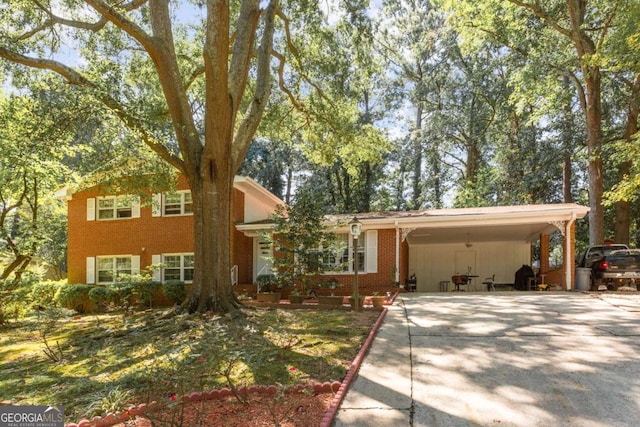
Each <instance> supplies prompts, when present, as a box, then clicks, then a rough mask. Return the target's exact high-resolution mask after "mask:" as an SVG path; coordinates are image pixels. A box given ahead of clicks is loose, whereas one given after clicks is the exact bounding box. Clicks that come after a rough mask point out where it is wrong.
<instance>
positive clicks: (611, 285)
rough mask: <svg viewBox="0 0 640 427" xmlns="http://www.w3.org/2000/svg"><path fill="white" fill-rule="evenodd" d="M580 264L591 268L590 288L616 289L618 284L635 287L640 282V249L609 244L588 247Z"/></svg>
mask: <svg viewBox="0 0 640 427" xmlns="http://www.w3.org/2000/svg"><path fill="white" fill-rule="evenodd" d="M581 264H582V266H583V267H585V268H590V269H591V289H592V290H607V289H608V290H617V289H618V287H620V286H631V287H633V288H635V289H637V285H638V284H640V250H638V249H628V248H627V247H626V245H619V244H611V245H605V246H592V247H590V248H589V249H588V250H587V252H586V253H585V255H584V256H583V258H582V261H581Z"/></svg>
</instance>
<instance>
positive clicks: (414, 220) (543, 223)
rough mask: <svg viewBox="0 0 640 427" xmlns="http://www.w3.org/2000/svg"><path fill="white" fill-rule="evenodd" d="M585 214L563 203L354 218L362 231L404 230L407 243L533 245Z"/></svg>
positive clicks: (374, 214) (369, 215) (570, 204)
mask: <svg viewBox="0 0 640 427" xmlns="http://www.w3.org/2000/svg"><path fill="white" fill-rule="evenodd" d="M588 212H589V208H587V207H584V206H580V205H577V204H574V203H565V204H538V205H518V206H493V207H480V208H459V209H434V210H423V211H408V212H386V213H366V214H358V215H357V217H358V219H359V220H360V221H361V222H362V223H363V227H364V228H365V229H367V228H391V227H396V226H397V227H400V228H403V229H405V235H407V240H408V242H409V244H429V243H454V242H465V241H467V240H468V241H470V242H471V243H473V242H474V241H475V242H481V241H485V242H487V241H526V242H533V241H536V240H538V238H539V235H540V234H543V233H552V232H553V231H556V230H562V231H564V228H563V227H564V223H565V221H569V220H571V219H580V218H584V217H585V215H587V213H588ZM336 219H337V217H336Z"/></svg>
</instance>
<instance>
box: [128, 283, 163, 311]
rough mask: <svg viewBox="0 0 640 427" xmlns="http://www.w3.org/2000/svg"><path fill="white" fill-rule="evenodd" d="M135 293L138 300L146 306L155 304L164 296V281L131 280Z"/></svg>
mask: <svg viewBox="0 0 640 427" xmlns="http://www.w3.org/2000/svg"><path fill="white" fill-rule="evenodd" d="M131 286H133V290H134V295H135V296H136V297H137V298H138V302H139V303H140V304H141V305H144V306H146V307H149V308H151V307H153V305H154V304H155V303H156V302H157V301H158V299H159V298H160V297H161V296H162V283H160V282H154V281H146V280H143V281H134V282H131Z"/></svg>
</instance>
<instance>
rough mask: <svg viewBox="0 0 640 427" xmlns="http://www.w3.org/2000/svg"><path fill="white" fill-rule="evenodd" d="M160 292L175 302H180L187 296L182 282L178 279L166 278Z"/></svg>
mask: <svg viewBox="0 0 640 427" xmlns="http://www.w3.org/2000/svg"><path fill="white" fill-rule="evenodd" d="M162 293H163V294H164V296H165V297H167V298H169V299H170V300H171V301H173V302H174V303H176V304H181V303H182V301H184V299H185V298H186V296H187V291H186V289H185V287H184V282H181V281H180V280H168V281H166V282H165V283H163V284H162Z"/></svg>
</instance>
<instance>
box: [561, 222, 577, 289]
mask: <svg viewBox="0 0 640 427" xmlns="http://www.w3.org/2000/svg"><path fill="white" fill-rule="evenodd" d="M575 221H576V213H575V212H571V219H570V220H569V221H567V224H566V226H565V231H564V236H565V238H566V245H567V253H566V254H565V260H564V262H565V267H564V275H565V283H566V284H567V286H566V287H567V290H570V289H573V280H571V279H572V275H571V271H572V269H573V267H574V261H573V260H574V258H575V255H574V253H573V251H572V250H571V249H572V248H571V227H572V226H573V223H574V222H575Z"/></svg>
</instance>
